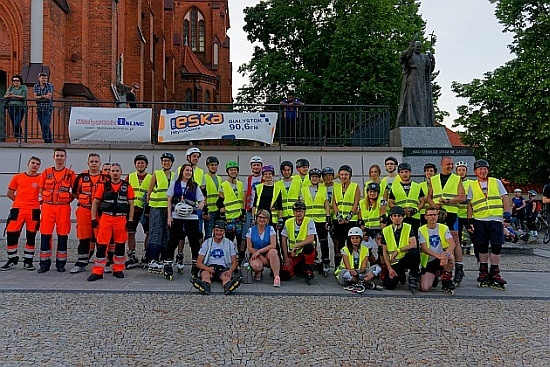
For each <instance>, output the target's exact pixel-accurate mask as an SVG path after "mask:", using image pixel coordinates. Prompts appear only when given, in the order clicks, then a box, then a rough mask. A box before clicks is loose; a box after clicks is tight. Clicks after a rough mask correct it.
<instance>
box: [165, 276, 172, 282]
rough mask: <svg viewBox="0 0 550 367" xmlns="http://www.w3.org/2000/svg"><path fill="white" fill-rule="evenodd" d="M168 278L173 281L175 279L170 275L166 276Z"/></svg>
mask: <svg viewBox="0 0 550 367" xmlns="http://www.w3.org/2000/svg"><path fill="white" fill-rule="evenodd" d="M166 279H168V280H169V281H172V280H174V276H172V275H169V276H167V277H166Z"/></svg>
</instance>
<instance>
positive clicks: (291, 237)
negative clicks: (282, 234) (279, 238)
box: [285, 217, 312, 255]
mask: <svg viewBox="0 0 550 367" xmlns="http://www.w3.org/2000/svg"><path fill="white" fill-rule="evenodd" d="M310 221H312V219H311V218H308V217H304V220H303V221H302V224H301V225H300V230H299V231H298V235H297V236H296V232H295V230H294V229H295V228H296V219H295V218H289V219H287V220H286V222H285V228H286V231H287V232H288V239H287V241H288V243H287V246H288V249H289V251H292V250H293V249H294V247H296V244H297V243H298V242H302V241H304V240H305V239H306V238H307V228H308V226H309V222H310ZM302 250H303V247H301V248H299V249H297V250H296V255H299V254H300V253H301V252H302Z"/></svg>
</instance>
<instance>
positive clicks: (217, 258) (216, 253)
mask: <svg viewBox="0 0 550 367" xmlns="http://www.w3.org/2000/svg"><path fill="white" fill-rule="evenodd" d="M223 241H229V240H228V239H227V238H225V237H224V238H223ZM229 242H230V241H229ZM209 247H210V254H209V256H208V262H207V263H206V264H204V265H206V266H210V265H220V266H230V265H231V264H226V263H225V252H224V246H223V242H222V243H221V244H218V243H216V241H210V239H208V240H206V241H204V242H203V244H202V246H201V249H200V250H199V255H203V256H206V252H207V251H208V248H209ZM236 255H237V252H236V251H235V245H234V244H233V243H231V245H230V246H229V256H236Z"/></svg>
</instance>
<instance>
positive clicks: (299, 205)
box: [292, 200, 306, 210]
mask: <svg viewBox="0 0 550 367" xmlns="http://www.w3.org/2000/svg"><path fill="white" fill-rule="evenodd" d="M292 210H306V204H304V202H303V201H302V200H298V201H297V202H295V203H294V205H292Z"/></svg>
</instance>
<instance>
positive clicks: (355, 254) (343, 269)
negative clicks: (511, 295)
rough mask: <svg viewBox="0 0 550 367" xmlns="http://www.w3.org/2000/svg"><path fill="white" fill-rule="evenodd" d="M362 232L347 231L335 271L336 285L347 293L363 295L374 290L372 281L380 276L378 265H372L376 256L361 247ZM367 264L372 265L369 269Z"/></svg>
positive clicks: (352, 229) (356, 229)
mask: <svg viewBox="0 0 550 367" xmlns="http://www.w3.org/2000/svg"><path fill="white" fill-rule="evenodd" d="M363 234H364V232H363V230H362V229H361V228H359V227H352V228H350V230H349V231H348V239H347V243H346V246H344V247H342V252H341V255H342V262H341V263H340V265H339V266H338V268H337V269H336V272H335V275H336V279H338V284H340V285H343V286H344V289H345V290H347V291H352V292H354V293H363V292H364V291H365V288H366V289H376V284H374V283H373V281H372V280H373V279H374V278H375V277H377V276H378V275H380V272H381V271H382V269H381V268H380V265H377V264H374V263H375V261H376V256H375V255H374V253H371V249H370V248H369V247H367V246H364V245H362V242H363ZM369 262H370V263H371V264H374V265H372V266H370V267H369Z"/></svg>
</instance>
